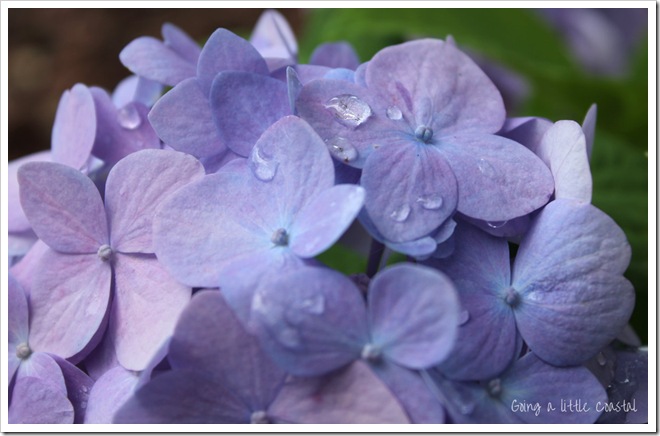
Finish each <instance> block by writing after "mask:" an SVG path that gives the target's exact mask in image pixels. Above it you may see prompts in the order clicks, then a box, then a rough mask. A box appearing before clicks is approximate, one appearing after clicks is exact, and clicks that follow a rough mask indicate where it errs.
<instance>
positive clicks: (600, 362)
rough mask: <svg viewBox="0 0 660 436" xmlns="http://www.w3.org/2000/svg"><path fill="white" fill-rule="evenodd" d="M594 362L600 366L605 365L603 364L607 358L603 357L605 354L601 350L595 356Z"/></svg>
mask: <svg viewBox="0 0 660 436" xmlns="http://www.w3.org/2000/svg"><path fill="white" fill-rule="evenodd" d="M596 362H598V364H599V365H600V366H605V364H606V363H607V358H606V357H605V355H604V354H603V353H602V352H600V353H598V355H597V356H596Z"/></svg>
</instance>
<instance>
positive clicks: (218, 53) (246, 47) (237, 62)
mask: <svg viewBox="0 0 660 436" xmlns="http://www.w3.org/2000/svg"><path fill="white" fill-rule="evenodd" d="M222 71H246V72H248V73H256V74H262V75H264V76H267V75H268V66H267V65H266V61H264V59H263V58H262V57H261V55H260V54H259V52H258V51H257V50H256V49H255V48H254V47H253V46H252V44H250V43H249V42H248V41H246V40H245V39H243V38H241V37H240V36H237V35H235V34H233V33H232V32H230V31H229V30H227V29H218V30H216V31H215V32H213V34H212V35H211V36H210V37H209V39H208V40H207V41H206V44H204V48H202V52H201V54H200V55H199V62H198V63H197V78H198V79H199V84H200V87H201V89H202V94H204V95H206V96H208V95H209V93H210V91H211V83H212V82H213V79H214V78H215V76H216V74H218V73H220V72H222Z"/></svg>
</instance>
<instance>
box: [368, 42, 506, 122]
mask: <svg viewBox="0 0 660 436" xmlns="http://www.w3.org/2000/svg"><path fill="white" fill-rule="evenodd" d="M366 83H367V87H369V88H370V89H373V90H375V92H377V93H378V94H379V96H380V98H381V99H382V100H383V101H384V102H386V104H392V105H396V106H398V107H399V109H401V111H402V112H403V113H404V118H406V119H407V120H408V122H409V123H411V125H412V124H415V126H413V128H415V127H416V126H418V125H427V126H429V127H431V128H432V129H433V131H435V132H442V134H443V135H450V134H453V133H456V132H458V131H466V130H469V131H474V132H483V133H495V132H496V131H498V130H499V128H500V127H501V126H502V123H504V118H505V110H504V103H503V102H502V97H501V95H500V92H499V91H498V90H497V88H496V87H495V85H493V83H492V82H491V81H490V79H489V78H488V76H486V74H485V73H484V72H483V71H481V69H479V67H478V66H477V65H476V64H475V63H474V62H473V61H472V60H471V59H470V58H469V57H468V56H466V55H465V54H463V53H462V52H460V51H459V50H458V49H457V48H456V47H455V46H453V45H451V44H446V43H444V42H443V41H441V40H431V39H422V40H417V41H412V42H407V43H404V44H399V45H395V46H391V47H387V48H385V49H383V50H381V51H379V52H378V53H377V54H376V55H375V56H374V57H373V58H372V59H371V61H369V65H368V67H367V70H366ZM409 104H410V105H409ZM408 117H410V118H408Z"/></svg>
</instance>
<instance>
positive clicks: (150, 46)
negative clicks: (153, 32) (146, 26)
mask: <svg viewBox="0 0 660 436" xmlns="http://www.w3.org/2000/svg"><path fill="white" fill-rule="evenodd" d="M119 60H121V63H122V64H124V66H125V67H126V68H128V69H129V70H131V71H132V72H133V73H135V74H137V75H138V76H142V77H146V78H147V79H151V80H155V81H156V82H159V83H163V84H165V85H168V86H175V85H176V84H177V83H179V82H181V81H183V80H185V79H187V78H189V77H194V76H195V63H193V62H191V61H190V60H189V59H186V58H184V57H182V56H181V55H180V54H179V53H177V52H176V51H175V50H173V49H172V48H170V47H168V46H167V45H166V44H163V43H162V42H161V41H159V40H157V39H156V38H152V37H148V36H143V37H140V38H136V39H134V40H133V41H131V42H130V43H129V44H128V45H127V46H126V47H124V49H123V50H122V51H121V52H120V53H119Z"/></svg>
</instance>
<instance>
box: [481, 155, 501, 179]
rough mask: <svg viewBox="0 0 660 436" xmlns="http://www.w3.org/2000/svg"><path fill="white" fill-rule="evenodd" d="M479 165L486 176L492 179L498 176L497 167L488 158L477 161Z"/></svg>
mask: <svg viewBox="0 0 660 436" xmlns="http://www.w3.org/2000/svg"><path fill="white" fill-rule="evenodd" d="M477 166H478V167H479V171H481V174H483V175H484V176H486V177H489V178H491V179H494V178H496V177H497V171H496V170H495V167H493V165H492V164H491V163H490V162H488V161H487V160H486V159H479V161H478V162H477Z"/></svg>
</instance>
